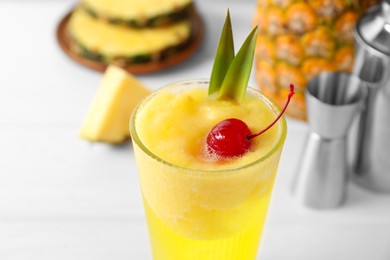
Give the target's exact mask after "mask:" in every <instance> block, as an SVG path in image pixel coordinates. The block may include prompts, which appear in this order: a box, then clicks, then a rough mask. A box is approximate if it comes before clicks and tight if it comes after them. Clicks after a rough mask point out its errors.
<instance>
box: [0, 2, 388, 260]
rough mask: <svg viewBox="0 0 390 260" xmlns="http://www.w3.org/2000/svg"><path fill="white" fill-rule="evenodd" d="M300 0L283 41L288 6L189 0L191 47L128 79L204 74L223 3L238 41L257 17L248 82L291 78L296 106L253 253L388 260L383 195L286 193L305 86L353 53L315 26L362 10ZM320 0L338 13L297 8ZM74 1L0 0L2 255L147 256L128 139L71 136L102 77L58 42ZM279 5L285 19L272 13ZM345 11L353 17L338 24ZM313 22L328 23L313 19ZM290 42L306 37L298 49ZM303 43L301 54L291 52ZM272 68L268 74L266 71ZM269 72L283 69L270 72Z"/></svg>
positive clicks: (7, 259) (276, 85)
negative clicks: (310, 203) (199, 30)
mask: <svg viewBox="0 0 390 260" xmlns="http://www.w3.org/2000/svg"><path fill="white" fill-rule="evenodd" d="M298 2H301V4H302V5H301V6H298V7H299V8H298V7H297V13H298V14H297V17H298V18H294V17H295V16H294V14H291V15H292V18H291V19H293V18H294V19H296V20H294V21H296V23H294V24H293V25H292V27H291V25H290V27H288V28H290V29H291V28H292V29H291V30H292V31H291V32H289V33H288V35H289V37H290V38H286V37H285V38H279V41H280V42H281V43H278V40H277V36H278V30H279V29H280V30H287V29H286V28H285V27H283V23H284V22H286V23H288V19H287V18H286V17H287V13H288V12H287V11H286V10H287V8H288V6H287V5H288V4H289V1H261V0H259V1H256V0H245V1H244V0H241V1H237V0H212V1H207V0H195V1H194V3H195V5H196V8H197V10H198V13H199V14H200V16H201V19H202V21H203V25H204V37H203V38H202V41H201V43H200V45H199V47H198V48H197V49H196V50H195V51H194V53H193V54H192V55H191V56H189V57H188V58H186V59H185V60H184V61H182V62H181V63H179V64H177V65H174V66H171V67H168V68H165V69H163V70H161V71H153V72H151V73H147V74H139V75H136V77H137V78H138V79H139V80H140V81H141V82H143V83H144V84H145V85H146V86H148V87H149V88H150V89H152V90H154V89H157V88H159V87H161V86H164V85H166V84H168V83H171V82H175V81H179V80H184V79H193V78H208V77H209V76H210V73H211V69H212V65H213V59H214V55H215V50H216V48H217V44H218V40H219V36H220V29H221V28H222V24H223V21H224V18H225V14H226V9H227V8H229V9H230V13H231V16H232V22H233V30H234V35H235V42H236V45H237V46H240V45H241V43H242V42H243V40H244V38H245V37H246V35H247V34H248V32H249V31H250V29H251V28H252V26H253V25H254V24H259V25H260V27H261V28H260V29H262V30H261V32H262V33H261V34H260V36H261V39H260V40H259V41H258V47H257V51H256V63H255V64H254V68H253V73H252V76H251V78H250V83H249V84H250V85H252V86H257V87H258V86H262V87H263V89H264V91H265V93H266V94H268V95H269V96H271V97H272V98H273V99H275V100H276V101H277V99H278V98H279V97H280V96H281V95H282V94H283V93H284V92H283V91H284V90H283V87H282V86H281V85H280V84H282V83H283V82H285V80H288V79H290V78H291V80H293V81H295V79H296V78H294V77H298V79H297V80H296V81H297V82H299V83H297V85H298V87H299V90H298V94H297V101H296V103H295V108H296V110H294V111H296V113H295V114H293V115H291V116H290V117H288V125H289V133H288V137H287V141H286V144H285V148H284V152H283V155H282V159H281V163H280V167H279V173H278V178H277V181H276V184H275V191H274V194H273V198H272V203H271V207H270V212H269V215H268V219H267V224H266V228H265V231H264V233H263V237H262V242H261V246H260V251H259V256H258V259H262V260H279V259H289V260H290V259H291V260H309V259H310V260H311V259H318V260H322V259H324V260H325V259H327V260H328V259H335V260H344V259H354V260H366V259H373V260H386V259H390V246H389V244H390V196H389V195H387V194H380V193H375V192H370V191H367V190H365V189H363V188H361V187H359V186H357V185H356V184H354V183H352V182H349V183H348V187H347V189H348V190H347V200H346V201H345V203H344V204H343V205H342V207H339V208H335V209H331V210H314V209H310V208H307V207H304V206H302V205H300V204H299V203H297V201H296V200H295V199H294V197H293V196H292V194H291V192H290V188H291V181H292V179H293V177H294V174H295V171H296V170H295V169H296V168H297V166H298V162H299V159H300V155H301V151H302V149H303V148H304V144H305V139H306V134H307V132H308V131H309V127H308V124H307V122H306V121H305V120H306V116H305V115H306V112H305V106H306V105H305V100H304V91H305V87H306V83H307V81H308V80H309V79H310V77H312V76H314V75H316V73H319V72H320V71H323V70H339V68H335V67H332V68H328V67H327V66H330V65H332V66H335V65H337V64H338V63H340V64H341V61H340V60H336V57H340V55H341V54H342V53H341V54H339V56H337V51H340V50H341V49H342V48H344V49H343V51H345V53H347V55H349V54H350V53H352V52H353V47H351V48H352V49H350V45H349V42H350V41H351V42H353V40H352V39H350V38H348V39H335V38H332V39H333V40H330V37H333V36H334V35H333V34H327V33H325V32H328V31H329V30H336V29H334V28H335V26H336V24H338V25H339V26H340V27H342V29H340V30H341V31H340V32H339V33H340V34H341V35H347V34H348V33H350V32H351V31H348V30H352V28H353V26H354V23H355V22H356V20H357V19H358V17H359V15H361V14H362V13H363V7H361V8H362V9H356V10H359V11H356V12H355V11H354V10H355V9H353V8H352V7H351V8H350V6H349V5H348V7H345V8H346V9H343V8H344V7H343V3H346V2H350V1H330V0H329V1H298ZM321 2H329V3H338V2H341V3H340V6H339V7H340V8H341V9H337V10H336V13H337V16H332V15H329V16H326V15H327V14H333V13H332V10H330V9H326V8H324V9H323V10H324V12H325V13H324V17H325V18H324V17H323V18H321V19H323V20H321V19H320V17H319V16H316V15H314V14H313V13H308V14H307V15H306V16H305V15H304V12H307V9H305V8H306V7H307V6H308V4H309V3H310V5H313V6H314V5H315V4H318V5H320V4H321ZM352 2H354V1H352ZM360 2H361V1H359V3H360ZM363 2H364V1H363ZM303 4H306V5H303ZM365 4H366V3H363V4H362V6H364V5H365ZM372 4H373V3H371V2H370V3H369V2H368V1H367V5H372ZM76 5H78V1H70V0H69V1H65V0H56V1H50V0H29V1H27V0H25V1H23V0H0V39H1V40H0V53H1V55H0V90H1V94H0V259H1V260H16V259H18V260H19V259H20V260H22V259H23V260H29V259H40V260H45V259H58V260H60V259H75V260H76V259H77V260H78V259H80V260H88V259H94V260H97V259H117V260H120V259H137V260H138V259H140V260H143V259H151V253H150V247H149V242H148V235H147V228H146V222H145V219H144V212H143V206H142V199H141V196H140V190H139V185H138V176H137V171H136V167H135V161H134V156H133V152H132V150H131V145H130V143H124V144H123V145H120V146H112V145H109V144H104V143H93V144H91V143H89V142H87V141H85V140H82V139H80V138H79V136H78V131H79V128H80V125H81V124H82V121H83V119H84V117H85V114H86V112H87V110H88V107H89V105H90V103H91V100H92V98H93V96H94V94H95V93H96V89H97V87H98V85H99V82H100V80H101V78H102V73H101V72H98V71H95V70H93V69H90V68H87V67H86V66H83V65H81V64H78V63H77V62H75V61H74V60H72V59H70V58H69V55H68V54H66V53H65V52H64V50H63V49H62V48H61V47H60V44H59V42H58V39H57V37H56V33H57V29H58V26H59V23H60V22H61V20H62V19H63V18H64V17H65V16H66V15H67V14H68V13H69V12H71V11H72V10H73V8H74V7H75V6H76ZM313 6H311V7H312V9H310V10H315V8H314V7H313ZM278 8H279V9H278ZM300 8H301V9H300ZM359 8H360V7H359ZM364 8H366V6H364ZM318 10H322V9H318ZM329 10H330V11H329ZM271 11H272V12H271ZM279 11H280V12H282V14H283V15H285V16H283V15H282V16H278V15H277V14H278V12H279ZM300 11H302V12H300ZM326 11H328V12H326ZM291 12H292V11H291ZM329 12H330V13H329ZM346 13H348V14H349V16H348V17H346V18H345V19H347V18H350V19H352V20H351V21H352V22H351V23H347V22H345V23H347V25H345V24H340V23H342V22H343V21H345V20H341V22H340V21H339V22H338V23H337V21H336V20H337V19H339V18H340V17H341V15H342V14H346ZM302 18H305V19H302ZM306 18H307V19H306ZM279 19H281V24H279V22H280V21H279ZM310 19H311V20H310ZM327 19H328V20H327ZM332 19H334V21H333V20H332ZM301 20H302V21H301ZM319 20H321V21H326V22H329V23H330V24H332V25H333V27H329V26H327V27H326V28H325V26H323V25H321V26H318V27H317V25H313V24H311V23H314V22H315V21H317V22H318V21H319ZM330 20H332V21H330ZM266 22H267V23H266ZM306 22H307V23H306ZM265 23H266V24H265ZM318 23H319V22H318ZM279 25H280V26H281V27H278V26H279ZM318 28H319V29H318ZM345 28H346V29H345ZM294 30H295V31H294ZM301 30H304V31H301ZM306 30H307V31H308V32H307V33H306ZM343 30H347V31H343ZM309 31H310V32H311V34H309ZM321 33H323V34H321ZM343 33H345V34H343ZM310 37H314V38H315V37H318V38H315V39H311V38H310ZM297 39H298V40H299V41H301V40H302V41H304V40H305V39H306V40H307V44H303V45H299V44H301V43H299V44H297V42H296V41H298V40H297ZM282 43H283V44H285V45H280V46H279V45H278V44H282ZM310 44H312V45H310ZM283 46H284V47H283ZM310 46H311V47H312V48H311V49H310V51H311V52H310V53H307V52H305V54H302V53H300V52H304V51H305V48H306V47H310ZM282 47H283V48H284V49H283V48H282ZM267 48H269V49H267ZM278 51H280V52H278ZM348 57H350V56H347V58H348ZM310 58H312V59H311V63H309V65H307V66H308V68H310V69H313V70H315V71H310V72H305V71H304V70H301V69H298V67H299V68H302V66H303V65H302V64H301V62H302V63H303V62H304V60H308V59H310ZM343 64H344V63H343ZM346 66H347V67H345V71H348V70H350V69H351V64H349V65H348V64H347V65H346ZM270 67H272V68H274V69H275V71H272V70H271V71H269V70H267V69H269V68H270ZM276 68H279V69H280V70H281V71H282V74H280V75H279V74H276V73H277V72H278V71H277V70H276ZM305 73H306V74H305ZM300 77H303V78H300ZM291 80H288V81H291ZM271 83H273V84H271ZM293 107H294V105H293Z"/></svg>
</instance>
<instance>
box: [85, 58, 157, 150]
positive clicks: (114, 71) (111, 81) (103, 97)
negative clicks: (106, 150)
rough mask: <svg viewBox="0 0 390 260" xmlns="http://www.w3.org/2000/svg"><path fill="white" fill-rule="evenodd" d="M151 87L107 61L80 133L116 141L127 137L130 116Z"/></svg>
mask: <svg viewBox="0 0 390 260" xmlns="http://www.w3.org/2000/svg"><path fill="white" fill-rule="evenodd" d="M149 93H150V90H149V89H148V88H146V87H145V86H143V85H142V83H141V82H140V81H138V80H137V79H136V78H135V77H133V76H132V75H130V74H129V73H127V72H126V71H125V70H123V69H121V68H119V67H117V66H114V65H110V66H109V67H108V68H107V70H106V72H105V73H104V76H103V79H102V81H101V83H100V86H99V88H98V90H97V93H96V95H95V97H94V98H93V100H92V104H91V106H90V108H89V111H88V113H87V115H86V117H85V119H84V122H83V123H82V126H81V129H80V137H81V138H83V139H86V140H88V141H91V142H106V143H111V144H119V143H122V142H124V141H126V140H127V139H128V138H129V137H130V132H129V121H130V116H131V113H132V111H133V109H134V108H135V106H136V105H137V103H138V102H139V101H140V99H142V98H143V97H144V96H146V95H148V94H149Z"/></svg>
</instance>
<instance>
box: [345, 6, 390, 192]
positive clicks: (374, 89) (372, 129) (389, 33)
mask: <svg viewBox="0 0 390 260" xmlns="http://www.w3.org/2000/svg"><path fill="white" fill-rule="evenodd" d="M355 41H356V44H355V46H356V53H355V63H354V68H353V73H354V74H355V75H357V76H358V77H359V78H360V79H361V80H362V82H364V85H365V88H366V89H367V97H366V99H365V108H364V110H363V111H362V112H361V114H360V116H359V123H358V124H356V125H354V126H353V127H352V131H351V133H352V134H351V137H350V142H351V144H350V145H349V147H350V148H349V149H350V151H351V158H350V164H351V168H352V172H353V173H352V178H353V179H354V180H355V181H356V182H357V183H358V184H360V185H361V186H363V187H365V188H367V189H370V190H373V191H377V192H390V0H384V1H383V2H382V3H381V4H379V5H377V6H375V7H373V8H371V9H370V10H369V11H368V12H367V13H366V14H365V15H364V16H362V18H361V19H360V20H359V21H358V22H357V24H356V28H355Z"/></svg>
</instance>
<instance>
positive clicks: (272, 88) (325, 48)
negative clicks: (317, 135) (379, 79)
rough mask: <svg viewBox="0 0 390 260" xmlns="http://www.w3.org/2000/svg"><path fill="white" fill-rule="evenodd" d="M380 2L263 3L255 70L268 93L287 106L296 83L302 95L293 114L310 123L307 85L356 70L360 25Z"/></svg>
mask: <svg viewBox="0 0 390 260" xmlns="http://www.w3.org/2000/svg"><path fill="white" fill-rule="evenodd" d="M376 2H379V0H360V1H358V0H258V2H257V10H256V15H255V18H254V24H255V25H258V26H259V29H260V33H259V37H258V40H257V47H256V69H255V70H256V79H257V82H258V84H259V86H260V88H261V89H262V91H263V93H264V94H266V95H267V96H269V97H270V98H271V99H273V100H274V101H275V102H276V103H278V104H280V105H282V104H283V103H284V100H285V98H286V95H287V94H288V92H289V85H290V83H293V84H294V85H295V86H296V92H297V95H296V96H295V97H294V99H293V100H292V103H291V105H290V108H289V110H288V113H289V115H291V116H292V117H295V118H298V119H302V120H306V104H305V98H304V91H305V87H306V83H307V82H308V80H310V79H311V78H312V77H314V76H315V75H317V74H318V73H320V72H322V71H336V70H338V71H346V72H350V71H351V69H352V66H353V58H354V38H353V30H354V27H355V24H356V22H357V20H358V19H359V16H360V15H362V13H363V12H364V11H365V10H366V9H367V8H368V7H370V6H372V5H373V4H375V3H376Z"/></svg>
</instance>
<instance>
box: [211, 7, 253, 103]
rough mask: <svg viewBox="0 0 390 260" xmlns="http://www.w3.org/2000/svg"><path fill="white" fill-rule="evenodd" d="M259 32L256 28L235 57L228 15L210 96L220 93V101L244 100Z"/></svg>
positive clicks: (216, 59) (215, 62)
mask: <svg viewBox="0 0 390 260" xmlns="http://www.w3.org/2000/svg"><path fill="white" fill-rule="evenodd" d="M257 31H258V29H257V26H256V27H255V28H254V29H253V30H252V32H251V33H250V34H249V35H248V37H247V38H246V40H245V42H244V43H243V45H242V46H241V48H240V50H239V51H238V53H237V55H236V56H234V48H233V33H232V30H231V22H230V14H229V12H228V13H227V15H226V19H225V24H224V27H223V30H222V34H221V39H220V41H219V45H218V50H217V54H216V57H215V61H214V66H213V71H212V73H211V78H210V86H209V96H211V95H213V94H214V93H218V95H217V97H218V98H219V99H224V98H227V99H233V100H236V101H238V102H240V101H241V100H242V98H243V97H244V95H245V92H246V88H247V86H248V81H249V77H250V74H251V71H252V65H253V58H254V53H255V47H256V40H257Z"/></svg>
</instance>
